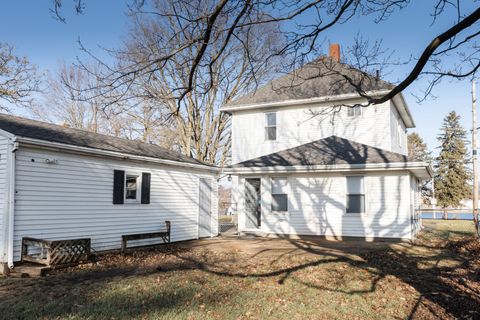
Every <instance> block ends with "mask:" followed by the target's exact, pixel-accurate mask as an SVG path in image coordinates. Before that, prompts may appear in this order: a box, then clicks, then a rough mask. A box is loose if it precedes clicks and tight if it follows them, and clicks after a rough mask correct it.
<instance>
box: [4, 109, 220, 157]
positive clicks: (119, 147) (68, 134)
mask: <svg viewBox="0 0 480 320" xmlns="http://www.w3.org/2000/svg"><path fill="white" fill-rule="evenodd" d="M0 129H1V130H3V131H6V132H8V133H10V134H12V135H14V136H17V137H21V138H29V139H36V140H42V141H48V142H55V143H60V144H66V145H73V146H78V147H86V148H91V149H97V150H103V151H111V152H119V153H124V154H130V155H134V156H143V157H149V158H156V159H162V160H169V161H176V162H182V163H189V164H196V165H204V166H212V165H210V164H207V163H205V162H202V161H199V160H196V159H194V158H191V157H187V156H185V155H182V154H180V153H177V152H173V151H170V150H168V149H166V148H164V147H161V146H159V145H156V144H150V143H146V142H143V141H139V140H128V139H123V138H118V137H113V136H109V135H105V134H100V133H94V132H90V131H86V130H82V129H76V128H70V127H63V126H60V125H56V124H51V123H47V122H43V121H38V120H32V119H27V118H24V117H18V116H13V115H7V114H2V113H0Z"/></svg>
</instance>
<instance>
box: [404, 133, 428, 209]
mask: <svg viewBox="0 0 480 320" xmlns="http://www.w3.org/2000/svg"><path fill="white" fill-rule="evenodd" d="M407 144H408V157H409V158H410V159H412V160H415V161H423V162H427V163H431V162H432V153H431V152H430V151H429V150H428V147H427V144H426V143H425V142H424V141H423V139H422V137H421V136H420V135H419V134H418V133H416V132H412V133H410V134H409V135H408V136H407ZM420 190H421V193H422V201H423V203H425V204H430V198H431V197H432V181H425V182H423V183H422V184H421V185H420Z"/></svg>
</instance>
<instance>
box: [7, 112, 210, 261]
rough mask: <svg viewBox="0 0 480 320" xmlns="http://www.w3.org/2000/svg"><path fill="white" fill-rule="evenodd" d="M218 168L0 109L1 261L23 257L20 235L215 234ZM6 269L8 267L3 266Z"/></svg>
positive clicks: (107, 242)
mask: <svg viewBox="0 0 480 320" xmlns="http://www.w3.org/2000/svg"><path fill="white" fill-rule="evenodd" d="M217 174H218V169H217V168H215V167H212V166H209V165H205V164H204V163H201V162H199V161H197V160H194V159H192V158H188V157H185V156H182V155H179V154H176V153H172V152H170V151H167V150H165V149H164V148H161V147H159V146H156V145H153V144H147V143H142V142H139V141H131V140H125V139H119V138H114V137H110V136H105V135H100V134H94V133H91V132H86V131H82V130H77V129H71V128H65V127H62V126H56V125H52V124H47V123H43V122H38V121H33V120H28V119H24V118H19V117H14V116H9V115H3V114H1V115H0V210H1V211H0V212H1V215H0V263H1V264H2V265H3V266H4V267H6V266H8V267H12V266H13V263H14V262H16V261H19V259H20V250H21V241H22V237H34V238H41V239H47V240H60V239H72V238H91V245H92V249H94V250H96V251H101V250H109V249H119V248H120V245H121V236H122V235H126V234H135V233H145V232H155V231H157V230H159V228H160V227H161V226H164V222H165V221H166V220H169V221H171V240H172V241H182V240H189V239H197V238H199V237H210V236H215V235H217V233H218V230H217V229H218V223H217V200H216V197H217V196H216V194H217ZM4 270H5V269H4Z"/></svg>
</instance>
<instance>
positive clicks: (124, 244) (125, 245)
mask: <svg viewBox="0 0 480 320" xmlns="http://www.w3.org/2000/svg"><path fill="white" fill-rule="evenodd" d="M126 250H127V240H125V239H123V238H122V253H125V251H126Z"/></svg>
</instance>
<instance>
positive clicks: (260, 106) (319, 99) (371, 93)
mask: <svg viewBox="0 0 480 320" xmlns="http://www.w3.org/2000/svg"><path fill="white" fill-rule="evenodd" d="M388 92H390V90H376V91H368V92H366V94H367V95H369V96H373V97H377V96H382V95H385V94H387V93H388ZM361 98H362V97H361V96H360V95H359V94H358V93H348V94H340V95H331V96H324V97H316V98H308V99H291V100H282V101H274V102H264V103H251V104H239V105H228V104H227V105H225V106H222V107H221V108H220V111H221V112H227V113H230V112H232V111H243V110H254V109H264V108H273V107H283V106H296V105H302V104H310V103H320V102H334V101H342V100H350V99H361Z"/></svg>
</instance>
